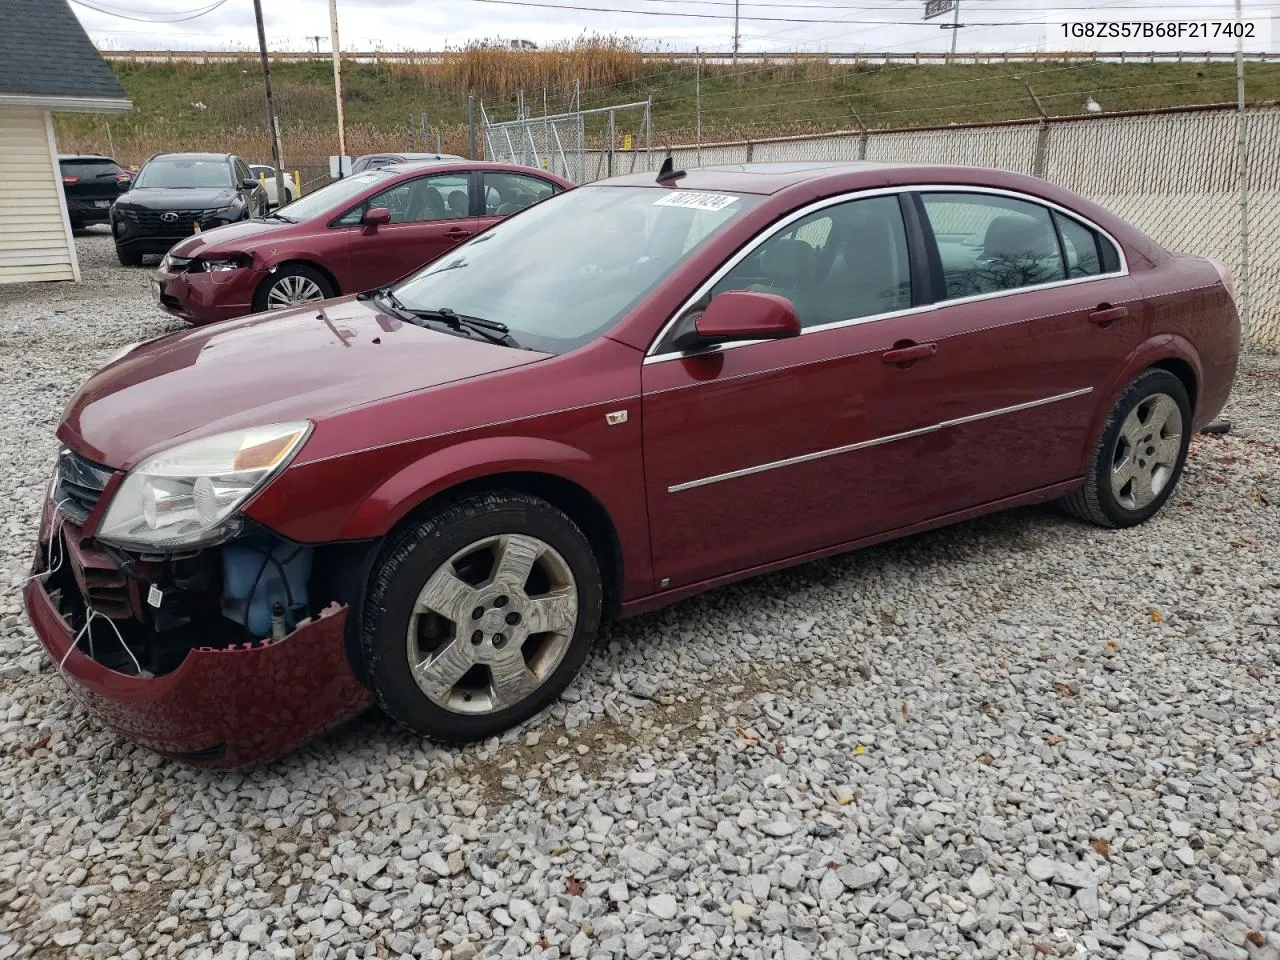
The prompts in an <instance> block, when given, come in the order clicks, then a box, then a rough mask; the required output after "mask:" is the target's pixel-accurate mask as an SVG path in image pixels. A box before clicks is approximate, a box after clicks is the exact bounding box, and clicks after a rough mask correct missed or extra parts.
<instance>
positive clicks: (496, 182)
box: [153, 159, 573, 324]
mask: <svg viewBox="0 0 1280 960" xmlns="http://www.w3.org/2000/svg"><path fill="white" fill-rule="evenodd" d="M572 186H573V184H572V183H571V182H570V181H568V180H565V179H563V178H562V177H557V176H556V175H554V174H551V173H547V172H545V171H542V170H533V169H530V168H528V167H520V166H513V165H511V164H501V163H475V162H471V161H466V160H458V159H452V160H443V161H421V162H411V163H402V164H397V165H395V166H393V167H387V168H384V169H375V170H366V171H365V172H363V173H357V174H354V175H353V176H350V177H346V178H344V179H342V180H338V181H337V182H335V183H331V184H329V185H328V186H325V187H321V188H320V189H319V190H317V191H316V192H315V193H312V194H309V195H307V196H304V197H301V198H299V199H297V200H295V201H294V202H293V203H290V204H286V205H285V206H282V207H280V208H279V209H278V210H276V211H275V212H274V213H271V214H269V215H268V216H267V217H265V218H259V219H255V220H245V221H243V222H241V223H234V224H229V225H227V226H224V227H218V228H216V229H213V230H207V231H205V232H203V233H197V234H196V235H195V236H192V237H188V238H187V239H185V240H182V241H179V242H178V243H176V244H175V245H174V246H173V247H172V248H171V249H170V250H169V252H168V254H166V255H165V257H164V259H163V260H161V262H160V268H159V270H157V271H156V274H155V279H154V281H153V290H154V292H155V295H156V297H157V298H158V299H159V301H160V306H161V307H163V308H164V309H165V310H167V311H169V312H170V313H172V314H173V315H174V316H177V317H181V318H182V319H184V320H189V321H191V322H192V323H195V324H201V323H214V322H215V321H218V320H229V319H231V318H232V317H242V316H244V315H245V314H247V313H261V312H262V311H264V310H280V309H283V308H285V307H291V306H294V305H295V304H299V303H306V302H309V301H313V300H327V299H329V298H331V297H336V296H339V295H341V294H348V293H360V292H362V291H365V290H375V289H377V288H378V287H382V286H386V285H387V284H389V283H393V282H394V281H396V280H399V279H400V278H402V277H404V276H407V275H408V274H410V273H412V272H413V271H415V270H417V269H418V268H419V267H422V266H424V265H425V264H428V263H431V262H432V261H433V260H435V259H437V258H438V257H441V256H443V255H444V254H446V253H448V252H449V251H450V250H452V249H453V248H454V247H456V246H457V245H458V244H460V243H462V242H463V241H465V240H467V239H469V238H471V237H472V236H474V235H475V234H477V233H479V232H481V231H482V230H484V229H485V228H487V227H489V226H492V225H493V224H495V223H497V222H498V221H499V220H501V219H503V218H504V217H508V216H510V215H511V214H513V213H517V212H519V211H520V210H523V209H525V208H526V207H529V206H532V205H533V204H535V203H537V202H539V201H540V200H545V199H546V198H548V197H551V196H554V195H555V194H557V193H560V192H562V191H564V190H568V189H570V188H571V187H572Z"/></svg>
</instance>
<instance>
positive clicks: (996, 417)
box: [902, 188, 1145, 516]
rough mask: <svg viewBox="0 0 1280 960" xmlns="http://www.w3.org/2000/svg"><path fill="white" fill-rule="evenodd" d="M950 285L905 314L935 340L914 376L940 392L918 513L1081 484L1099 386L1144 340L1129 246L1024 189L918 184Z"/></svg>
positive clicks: (934, 249)
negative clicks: (1125, 253) (918, 311)
mask: <svg viewBox="0 0 1280 960" xmlns="http://www.w3.org/2000/svg"><path fill="white" fill-rule="evenodd" d="M916 208H917V210H918V212H919V214H920V217H921V220H922V226H923V228H924V234H925V236H926V242H927V243H928V244H929V245H930V247H931V249H930V251H929V252H930V255H931V256H930V259H931V261H932V263H933V265H934V272H935V274H940V276H941V283H939V284H937V286H936V287H935V291H934V293H935V295H936V297H937V298H938V302H937V304H936V307H935V309H933V310H931V311H929V312H928V313H927V314H924V315H921V316H919V317H917V318H914V319H913V320H912V321H911V322H909V323H904V325H903V329H902V333H903V337H904V343H906V342H908V341H909V342H910V343H920V344H928V345H931V347H932V349H933V350H934V351H935V352H934V353H933V354H932V356H931V358H930V359H928V360H924V361H921V362H920V363H919V364H918V369H917V370H916V371H915V372H914V373H912V374H911V376H912V378H913V379H914V380H915V381H916V387H917V389H919V390H921V391H927V392H929V393H930V394H931V395H933V397H934V398H935V400H934V404H933V409H932V410H931V412H930V418H931V419H932V420H933V422H934V427H935V429H934V430H933V431H932V432H931V433H929V434H928V435H926V436H925V437H922V438H921V439H920V440H919V441H917V442H916V443H915V448H916V452H917V453H918V454H919V456H920V457H921V460H920V463H921V467H922V475H921V477H919V478H917V479H916V481H915V482H916V484H917V493H918V495H919V496H920V497H921V506H922V510H923V511H924V512H926V513H928V514H932V515H937V516H941V515H944V514H947V513H951V512H954V511H958V510H963V509H966V508H968V507H972V506H975V505H978V504H983V503H988V502H991V501H997V500H1000V499H1003V498H1006V497H1012V496H1016V495H1019V494H1023V493H1028V492H1030V491H1033V490H1037V489H1040V488H1044V487H1049V486H1051V485H1053V484H1058V483H1062V482H1064V481H1068V480H1071V479H1073V478H1074V477H1075V476H1076V475H1077V474H1078V472H1079V469H1080V463H1081V458H1082V451H1083V450H1084V449H1085V448H1086V447H1087V446H1088V445H1089V444H1090V443H1092V442H1093V438H1092V437H1091V436H1089V435H1088V432H1089V429H1090V424H1091V421H1092V416H1093V413H1094V411H1095V409H1096V407H1097V404H1098V402H1099V401H1100V395H1101V392H1102V390H1103V389H1104V388H1105V387H1106V385H1107V382H1108V380H1109V378H1110V377H1111V375H1112V374H1113V373H1114V370H1115V369H1116V367H1117V366H1118V365H1119V364H1120V362H1121V360H1122V358H1123V357H1125V356H1126V355H1127V354H1128V353H1129V351H1131V350H1132V349H1133V348H1134V347H1136V346H1137V345H1138V344H1139V343H1140V342H1141V340H1142V339H1143V337H1144V329H1145V321H1144V317H1143V313H1142V310H1141V307H1140V303H1139V301H1138V296H1139V294H1138V291H1137V288H1136V285H1135V284H1134V282H1133V280H1132V279H1131V278H1130V277H1129V276H1128V273H1127V269H1126V267H1125V265H1124V263H1123V259H1122V257H1121V255H1120V251H1119V248H1118V247H1117V246H1116V245H1115V244H1114V243H1113V242H1112V241H1111V240H1110V239H1109V238H1107V237H1106V236H1104V235H1103V233H1102V232H1101V231H1100V230H1098V229H1096V228H1094V227H1093V226H1091V225H1089V224H1086V223H1084V222H1083V221H1081V220H1080V219H1078V218H1077V217H1075V216H1073V215H1071V214H1070V213H1069V212H1068V211H1065V210H1062V209H1058V208H1054V207H1052V206H1051V205H1049V204H1047V203H1044V202H1041V201H1037V200H1034V199H1033V198H1030V197H1025V196H1021V195H1018V194H1010V193H1006V192H1002V191H983V190H976V189H971V188H963V189H956V188H948V189H942V188H939V189H936V190H933V189H931V190H927V191H925V190H921V191H920V192H919V193H918V195H917V199H916Z"/></svg>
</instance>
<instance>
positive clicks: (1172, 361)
mask: <svg viewBox="0 0 1280 960" xmlns="http://www.w3.org/2000/svg"><path fill="white" fill-rule="evenodd" d="M1152 366H1153V368H1154V369H1156V370H1167V371H1168V372H1169V373H1172V374H1173V375H1174V376H1175V377H1177V378H1178V379H1179V380H1181V381H1182V385H1183V386H1184V387H1186V388H1187V397H1188V399H1190V401H1191V413H1192V416H1194V415H1195V412H1196V394H1197V391H1198V386H1199V385H1198V384H1197V383H1196V371H1195V368H1194V367H1192V366H1191V364H1189V363H1187V361H1185V360H1180V359H1178V358H1177V357H1170V358H1169V359H1167V360H1161V361H1160V362H1159V363H1155V364H1152Z"/></svg>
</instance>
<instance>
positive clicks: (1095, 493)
mask: <svg viewBox="0 0 1280 960" xmlns="http://www.w3.org/2000/svg"><path fill="white" fill-rule="evenodd" d="M1191 416H1192V413H1191V398H1190V397H1189V396H1188V394H1187V388H1186V386H1185V385H1183V383H1182V381H1181V380H1179V379H1178V378H1177V377H1176V376H1174V375H1173V374H1172V373H1170V372H1169V371H1167V370H1160V369H1155V368H1153V369H1150V370H1146V371H1144V372H1143V373H1141V374H1139V375H1138V376H1137V377H1135V378H1134V379H1133V381H1132V382H1130V384H1129V385H1128V386H1127V387H1125V389H1124V392H1123V393H1121V394H1120V397H1119V399H1118V400H1116V405H1115V407H1113V408H1112V410H1111V414H1110V416H1108V417H1107V421H1106V423H1105V424H1104V425H1103V428H1102V435H1101V436H1100V437H1099V438H1098V443H1097V445H1096V446H1095V447H1094V450H1093V454H1092V455H1091V456H1090V458H1089V464H1088V467H1087V469H1086V471H1085V479H1084V486H1083V487H1082V488H1081V489H1080V490H1078V491H1077V492H1075V493H1073V494H1070V495H1069V496H1067V497H1065V498H1064V499H1063V501H1062V504H1063V506H1064V507H1065V508H1066V509H1067V511H1068V512H1070V513H1072V514H1074V515H1075V516H1077V517H1080V518H1081V519H1082V520H1088V521H1089V522H1091V523H1096V524H1098V525H1099V526H1103V527H1132V526H1136V525H1137V524H1139V523H1142V522H1143V521H1145V520H1147V519H1149V518H1150V517H1152V516H1153V515H1154V514H1155V513H1156V512H1157V511H1159V509H1160V508H1161V507H1162V506H1164V504H1165V501H1166V500H1168V499H1169V497H1170V496H1171V495H1172V494H1173V490H1174V487H1175V486H1177V483H1178V480H1179V478H1180V477H1181V476H1182V468H1183V466H1184V465H1185V463H1186V459H1187V447H1188V445H1189V444H1190V442H1191Z"/></svg>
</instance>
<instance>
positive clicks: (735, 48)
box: [733, 0, 738, 67]
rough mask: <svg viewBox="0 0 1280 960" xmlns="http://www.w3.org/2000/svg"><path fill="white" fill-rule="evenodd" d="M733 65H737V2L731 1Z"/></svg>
mask: <svg viewBox="0 0 1280 960" xmlns="http://www.w3.org/2000/svg"><path fill="white" fill-rule="evenodd" d="M733 65H734V66H735V67H736V66H737V65H738V0H733Z"/></svg>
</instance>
